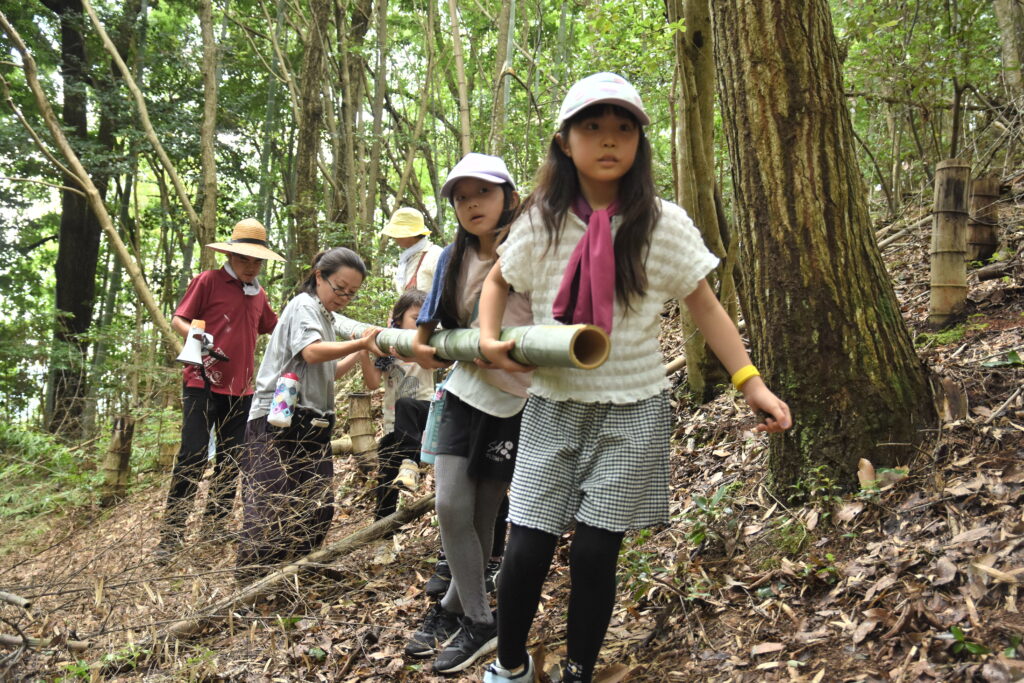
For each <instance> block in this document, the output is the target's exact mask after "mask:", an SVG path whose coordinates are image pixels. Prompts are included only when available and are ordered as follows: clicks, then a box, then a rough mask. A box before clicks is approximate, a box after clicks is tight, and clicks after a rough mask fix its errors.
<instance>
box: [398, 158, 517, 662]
mask: <svg viewBox="0 0 1024 683" xmlns="http://www.w3.org/2000/svg"><path fill="white" fill-rule="evenodd" d="M441 196H442V197H444V198H446V199H448V200H449V201H450V202H451V204H452V206H453V207H454V209H455V216H456V218H457V219H458V223H459V227H458V230H457V231H456V234H455V240H454V242H453V243H452V244H451V245H449V246H448V247H446V248H445V250H444V252H442V254H441V258H440V260H439V261H438V267H437V275H436V276H435V278H434V283H433V286H432V288H431V290H430V294H429V295H428V297H427V300H426V302H425V303H424V304H423V308H422V309H421V310H420V316H419V319H418V320H417V324H418V333H417V341H416V343H415V345H414V356H415V359H416V361H417V362H418V363H420V365H423V366H424V367H441V366H442V365H443V364H442V363H439V362H438V361H437V360H436V358H435V356H434V352H435V350H434V348H433V347H430V346H428V345H427V344H428V340H429V339H430V335H431V334H433V332H434V329H435V328H436V326H437V325H438V323H440V324H441V325H443V326H444V327H446V328H454V327H476V326H477V301H478V299H479V297H480V288H481V286H482V285H483V281H484V278H485V277H486V276H487V273H488V272H490V270H491V268H492V266H493V265H494V263H495V261H496V260H497V258H498V255H497V247H498V244H500V242H501V240H502V238H503V237H504V234H505V232H506V231H505V228H506V227H507V226H508V224H509V223H511V221H512V219H513V217H514V216H515V213H516V209H517V207H518V205H519V196H518V195H517V194H516V186H515V183H513V182H512V177H511V176H510V175H509V172H508V169H507V168H506V167H505V162H503V161H502V160H501V159H499V158H498V157H494V156H488V155H486V154H475V153H471V154H467V155H466V156H465V157H464V158H463V159H462V160H461V161H460V162H459V163H458V164H456V165H455V167H454V168H453V169H452V170H451V172H450V173H449V174H448V178H447V180H446V182H445V184H444V186H443V187H442V188H441ZM500 322H503V324H504V325H505V326H513V325H528V324H530V323H531V322H533V317H532V315H531V314H530V303H529V300H528V299H527V298H526V297H524V296H522V295H520V294H513V295H512V296H510V297H509V305H508V308H507V309H506V311H505V313H504V316H503V319H502V320H501V321H500ZM529 384H530V377H529V375H524V374H521V373H511V372H508V371H505V370H501V369H486V368H481V367H478V366H476V365H474V364H472V363H459V364H457V365H456V366H455V368H454V369H453V370H452V372H451V374H449V376H448V379H447V380H446V381H445V385H444V410H443V412H442V413H441V414H440V418H439V419H438V420H437V429H436V442H435V443H434V444H433V452H434V453H436V454H437V455H436V456H435V463H434V465H435V470H434V474H435V482H436V486H437V502H436V506H437V518H438V522H439V523H440V526H441V542H442V545H443V546H444V552H445V557H446V559H447V561H448V566H449V568H450V570H451V574H452V581H451V584H450V585H449V587H448V591H447V593H445V595H444V597H443V598H442V599H441V600H440V601H439V602H438V603H437V604H435V605H433V606H432V607H431V608H430V610H429V611H428V612H427V614H426V615H425V617H424V619H423V622H422V624H421V625H420V627H419V629H418V630H417V631H416V633H415V634H414V635H413V637H412V639H411V640H410V641H409V643H408V644H407V645H406V648H405V653H406V655H408V656H410V657H429V656H431V655H436V659H435V661H434V670H435V671H437V672H438V673H445V674H450V673H455V672H458V671H462V670H463V669H466V668H467V667H469V666H470V665H472V664H473V662H475V661H476V660H477V659H478V658H479V657H481V656H482V655H485V654H488V653H490V652H492V651H493V650H494V647H495V645H496V643H497V639H498V632H497V624H496V622H495V618H494V614H493V613H492V611H491V606H490V600H489V599H488V596H487V588H486V583H485V570H486V567H487V561H488V559H489V558H490V555H491V550H492V537H493V535H494V523H495V519H496V517H497V515H498V510H499V508H500V506H501V503H502V500H503V499H504V497H505V491H506V490H507V489H508V482H509V481H511V479H512V471H513V468H514V466H515V454H516V448H517V444H518V441H519V420H520V416H521V415H522V411H523V406H524V405H525V404H526V389H527V387H528V386H529ZM449 641H450V642H449Z"/></svg>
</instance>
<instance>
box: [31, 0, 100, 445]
mask: <svg viewBox="0 0 1024 683" xmlns="http://www.w3.org/2000/svg"><path fill="white" fill-rule="evenodd" d="M45 4H46V6H47V7H48V8H49V9H51V10H52V11H53V12H55V13H56V14H57V15H58V16H59V17H60V31H61V33H60V42H61V79H62V81H63V83H64V87H63V88H62V90H63V93H64V107H63V112H62V117H61V118H62V120H63V123H64V127H65V128H66V129H67V131H68V135H69V136H70V137H71V139H73V140H75V141H76V143H77V145H78V146H81V145H82V143H85V142H86V141H87V140H88V137H89V132H88V122H87V113H88V112H87V107H88V103H87V97H86V81H87V63H86V54H85V40H84V38H83V36H82V33H81V30H80V27H81V26H82V21H83V14H82V7H81V4H80V3H78V2H76V1H75V0H47V1H46V3H45ZM63 182H64V185H67V186H68V187H78V182H77V181H76V180H75V178H74V177H73V176H69V175H65V176H64V181H63ZM97 189H99V190H100V192H101V194H105V192H106V178H104V179H103V180H102V181H99V180H98V181H97ZM99 248H100V227H99V222H98V221H97V220H96V216H95V214H93V212H92V211H91V210H90V209H89V206H88V203H87V201H86V198H85V197H84V196H83V195H82V194H80V193H76V192H67V191H64V192H62V193H61V216H60V244H59V246H58V248H57V263H56V265H55V266H54V272H55V275H56V289H55V296H56V302H55V303H56V309H57V319H56V321H55V324H54V332H53V342H54V343H53V351H52V352H51V355H50V383H49V385H50V389H51V391H52V392H53V398H52V406H53V409H52V411H51V413H50V415H49V419H48V420H47V429H48V430H49V431H50V432H53V433H55V434H61V435H62V436H64V437H65V438H67V439H71V440H74V439H77V438H79V437H80V436H81V433H82V412H83V410H84V403H85V400H86V394H87V389H86V384H87V382H86V378H87V372H88V368H87V362H86V352H87V349H88V345H89V344H88V341H87V340H86V339H85V337H84V336H83V335H84V334H85V332H87V331H88V329H89V325H90V324H91V323H92V314H93V299H94V298H95V295H96V264H97V262H98V259H99Z"/></svg>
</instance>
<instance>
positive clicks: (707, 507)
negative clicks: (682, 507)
mask: <svg viewBox="0 0 1024 683" xmlns="http://www.w3.org/2000/svg"><path fill="white" fill-rule="evenodd" d="M740 486H741V484H740V483H739V482H732V483H731V484H722V485H721V486H719V487H718V489H716V490H715V492H714V494H712V495H711V496H699V495H698V496H694V497H693V505H692V506H690V507H689V508H687V509H686V511H685V512H683V514H682V524H683V528H685V529H686V537H687V539H688V540H689V541H690V543H692V544H693V545H695V546H697V545H700V544H702V543H704V542H705V541H712V542H714V541H719V542H720V541H723V540H724V539H725V538H726V537H727V536H731V535H732V534H733V533H734V532H735V530H736V525H737V524H738V518H737V516H736V515H735V514H734V513H733V505H734V504H735V502H736V501H735V492H736V491H737V490H738V489H739V488H740Z"/></svg>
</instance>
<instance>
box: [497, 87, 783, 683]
mask: <svg viewBox="0 0 1024 683" xmlns="http://www.w3.org/2000/svg"><path fill="white" fill-rule="evenodd" d="M649 123H650V119H649V118H648V116H647V113H646V112H645V111H644V108H643V103H642V102H641V101H640V96H639V94H637V91H636V89H634V88H633V86H632V85H630V84H629V83H628V82H627V81H626V80H625V79H623V78H622V77H621V76H617V75H615V74H609V73H600V74H594V75H593V76H589V77H587V78H584V79H583V80H581V81H579V82H578V83H576V84H575V85H574V86H573V87H572V88H571V89H570V90H569V93H568V95H567V96H566V98H565V101H564V102H563V103H562V108H561V111H560V113H559V117H558V132H557V133H556V134H555V135H554V137H553V138H552V140H551V145H550V148H549V150H548V156H547V160H546V161H545V163H544V164H543V166H542V167H541V169H540V171H539V173H538V177H537V182H536V190H535V191H534V193H533V194H532V195H530V198H529V200H528V201H527V204H526V207H525V208H524V213H523V215H522V216H521V217H520V218H519V219H517V220H516V221H515V223H513V225H512V228H511V233H510V235H509V238H508V240H507V241H506V242H505V243H504V244H503V245H502V247H501V249H499V252H500V254H501V257H500V259H499V261H498V263H497V264H496V265H495V267H494V268H493V269H492V270H491V272H490V274H489V275H488V277H487V280H486V282H485V284H484V287H483V293H482V295H481V298H480V348H481V352H482V353H483V355H484V356H485V357H486V358H487V359H488V360H490V361H491V362H492V363H493V364H494V365H495V366H498V367H502V368H505V369H508V370H527V369H528V368H525V367H523V366H521V365H518V364H517V363H515V362H514V361H512V360H511V359H510V358H509V356H508V351H509V350H510V349H511V348H512V345H513V342H501V341H499V340H498V333H499V331H500V326H501V325H500V321H501V317H502V314H503V312H504V311H505V307H506V301H507V300H508V297H509V287H510V286H511V287H512V288H513V290H514V291H516V292H528V293H530V295H531V299H532V308H533V315H534V318H535V320H536V322H537V323H538V324H546V323H559V322H561V323H592V324H595V325H600V326H601V327H603V328H604V329H605V330H606V331H607V332H608V333H609V334H610V335H611V341H612V346H611V354H610V356H609V358H608V360H607V362H605V364H604V365H602V366H601V367H599V368H597V369H595V370H578V369H566V368H538V369H537V370H536V372H535V373H534V377H533V384H532V387H531V389H530V400H529V402H528V403H527V405H526V409H525V411H524V413H523V419H522V430H521V437H520V448H519V453H518V459H519V460H518V463H517V465H516V471H515V476H514V478H513V480H512V491H511V508H510V511H509V521H510V522H511V523H512V530H511V532H510V535H509V541H508V546H507V548H506V551H505V561H504V563H503V565H502V580H501V582H500V584H499V585H498V633H499V639H498V661H497V662H495V663H493V664H491V665H490V666H489V667H488V669H487V672H486V674H485V676H484V681H489V682H494V683H496V682H498V681H509V680H512V681H524V682H525V681H532V680H533V675H534V672H533V663H532V661H531V660H530V657H529V656H528V654H527V652H526V642H527V638H528V636H529V632H530V626H531V624H532V622H533V617H534V614H535V612H536V610H537V605H538V602H539V600H540V595H541V589H542V587H543V584H544V579H545V577H546V576H547V573H548V568H549V566H550V564H551V558H552V555H553V553H554V550H555V544H556V543H557V541H558V539H559V537H560V536H561V535H562V534H563V533H565V532H566V531H568V530H569V529H570V528H571V527H573V526H575V531H574V534H573V539H572V545H571V549H570V553H569V562H570V578H571V582H572V590H571V592H570V597H569V615H568V628H567V634H566V638H567V648H568V661H567V663H566V666H565V669H564V673H563V676H562V680H563V681H569V682H574V681H590V680H591V679H592V677H593V671H594V665H595V664H596V662H597V656H598V653H599V651H600V649H601V643H602V641H603V640H604V634H605V631H606V629H607V627H608V622H609V620H610V618H611V614H612V608H613V606H614V603H615V569H616V563H617V561H618V554H619V546H620V545H621V542H622V538H623V535H624V533H625V532H626V531H629V530H631V529H641V528H644V527H648V526H652V525H657V524H664V523H666V522H668V519H669V514H668V513H669V506H668V498H669V497H668V492H669V491H668V486H669V460H668V458H669V436H670V433H671V424H672V412H671V409H670V407H669V401H668V393H667V389H668V385H667V382H666V379H665V374H664V371H663V370H662V365H661V362H662V361H661V354H660V352H659V349H658V329H659V328H658V325H659V319H660V314H661V310H662V306H663V304H664V302H665V301H666V300H668V299H671V298H676V299H679V300H680V301H681V302H683V303H685V304H686V306H687V308H688V309H689V311H690V314H691V315H692V316H693V319H694V321H695V322H696V323H697V325H698V326H699V327H700V329H701V331H702V332H703V333H704V335H705V337H706V338H707V341H708V344H709V345H710V346H711V348H712V349H713V350H714V351H715V353H716V355H717V356H718V357H719V359H721V361H722V363H723V364H724V365H725V367H726V368H728V369H729V371H730V372H732V373H733V378H732V379H733V384H734V385H735V386H736V388H737V389H738V390H740V391H742V392H743V395H744V397H745V398H746V400H747V402H748V403H749V404H750V406H751V407H752V408H754V409H756V410H763V411H765V412H766V413H768V414H769V415H770V416H771V417H769V418H768V419H767V420H766V422H765V424H762V425H759V426H758V427H757V429H758V430H760V431H770V432H778V431H781V430H783V429H786V428H788V427H789V426H790V415H789V408H788V407H787V406H786V404H785V403H783V402H782V401H781V400H779V399H778V398H777V397H776V396H775V395H774V394H773V393H772V392H771V391H769V390H768V388H767V387H766V386H765V384H764V382H762V381H761V378H760V377H759V376H758V372H757V370H756V368H754V366H753V365H751V364H750V358H749V357H748V356H747V352H746V350H745V349H744V347H743V343H742V341H741V340H740V336H739V333H738V332H737V330H736V327H735V325H733V323H732V320H731V319H730V318H729V316H728V315H727V314H726V312H725V311H724V310H723V309H722V306H721V304H719V302H718V300H717V299H716V298H715V295H714V293H713V292H712V291H711V288H710V287H709V286H708V284H707V282H706V281H705V280H704V277H705V276H706V275H707V273H708V272H710V271H711V269H712V268H714V267H715V265H716V264H717V263H718V259H717V258H716V257H715V256H714V255H713V254H712V253H711V252H709V251H708V249H707V248H706V247H705V246H704V243H703V242H702V241H701V237H700V233H699V232H698V231H697V229H696V228H695V227H694V225H693V223H692V222H691V221H690V218H689V217H688V216H687V215H686V212H685V211H683V209H681V208H679V207H678V206H676V205H675V204H672V203H669V202H666V201H662V200H660V199H658V197H657V196H656V195H655V190H654V179H653V176H652V172H651V147H650V144H649V142H648V141H647V138H646V137H645V135H644V128H643V127H644V126H645V125H648V124H649Z"/></svg>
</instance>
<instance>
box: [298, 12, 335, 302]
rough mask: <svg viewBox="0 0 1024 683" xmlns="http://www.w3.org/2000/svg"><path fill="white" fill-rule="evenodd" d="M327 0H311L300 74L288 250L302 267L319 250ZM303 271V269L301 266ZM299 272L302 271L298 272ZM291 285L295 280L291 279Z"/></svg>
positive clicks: (299, 266)
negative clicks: (290, 247)
mask: <svg viewBox="0 0 1024 683" xmlns="http://www.w3.org/2000/svg"><path fill="white" fill-rule="evenodd" d="M329 9H330V3H329V2H328V0H311V2H310V10H311V16H310V20H309V32H308V33H307V34H306V40H305V44H306V49H305V54H304V56H303V59H302V72H301V73H300V74H299V78H300V83H301V85H300V87H299V132H298V149H297V151H296V153H295V206H294V208H293V216H294V218H295V253H292V254H289V257H290V258H291V260H292V261H294V262H295V267H297V268H299V269H301V268H302V267H303V266H305V265H306V264H308V263H310V262H311V261H312V260H313V257H314V256H315V255H316V254H317V252H318V251H320V229H319V225H318V220H317V215H318V212H317V206H318V204H319V196H320V192H319V189H320V183H319V171H318V169H317V163H316V162H317V154H319V151H320V129H321V127H322V125H323V115H324V107H323V102H322V101H321V99H320V81H321V79H323V75H324V47H325V46H326V42H327V35H326V31H327V27H328V18H329V14H328V10H329ZM300 273H301V270H300ZM296 275H297V276H298V275H299V273H297V274H296ZM288 284H289V285H291V284H294V283H288Z"/></svg>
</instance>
